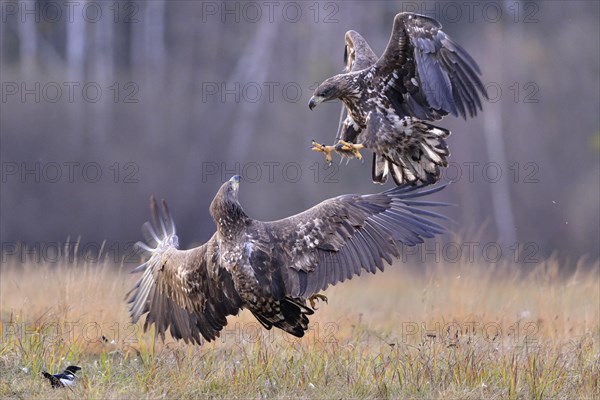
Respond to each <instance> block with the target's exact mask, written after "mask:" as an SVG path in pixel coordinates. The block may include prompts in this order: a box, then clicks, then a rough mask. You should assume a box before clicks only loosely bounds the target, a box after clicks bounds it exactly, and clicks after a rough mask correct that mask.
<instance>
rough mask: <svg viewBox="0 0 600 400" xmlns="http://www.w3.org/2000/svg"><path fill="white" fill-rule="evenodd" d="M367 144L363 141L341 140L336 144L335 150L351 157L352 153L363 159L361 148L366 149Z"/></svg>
mask: <svg viewBox="0 0 600 400" xmlns="http://www.w3.org/2000/svg"><path fill="white" fill-rule="evenodd" d="M364 148H365V146H364V145H363V144H362V143H350V142H345V141H343V140H340V141H339V142H338V144H336V145H335V150H336V151H337V152H338V153H340V154H342V155H343V156H345V157H350V154H351V155H352V156H354V157H356V158H357V159H359V160H362V158H363V156H362V154H360V150H362V149H364Z"/></svg>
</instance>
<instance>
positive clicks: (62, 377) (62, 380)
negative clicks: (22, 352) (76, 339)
mask: <svg viewBox="0 0 600 400" xmlns="http://www.w3.org/2000/svg"><path fill="white" fill-rule="evenodd" d="M79 370H81V367H78V366H77V365H69V366H68V367H67V368H66V369H65V370H64V372H63V373H62V374H49V373H48V372H46V371H44V372H42V375H44V377H45V378H47V379H48V380H49V381H50V384H51V385H52V387H53V388H61V387H69V386H73V385H74V384H75V378H77V371H79Z"/></svg>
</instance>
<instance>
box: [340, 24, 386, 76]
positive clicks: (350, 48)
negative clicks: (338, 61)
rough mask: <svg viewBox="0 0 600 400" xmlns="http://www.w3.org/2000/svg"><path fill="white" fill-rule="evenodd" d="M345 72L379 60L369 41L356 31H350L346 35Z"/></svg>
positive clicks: (367, 65)
mask: <svg viewBox="0 0 600 400" xmlns="http://www.w3.org/2000/svg"><path fill="white" fill-rule="evenodd" d="M344 39H345V43H346V45H345V47H344V72H345V73H348V72H354V71H360V70H363V69H365V68H369V67H370V66H371V65H373V64H375V63H376V62H377V59H378V57H377V55H376V54H375V52H374V51H373V50H372V49H371V46H369V43H367V41H366V40H365V38H363V37H362V36H361V35H360V34H359V33H358V32H356V31H352V30H350V31H348V32H346V35H345V36H344Z"/></svg>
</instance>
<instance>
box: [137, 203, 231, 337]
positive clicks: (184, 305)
mask: <svg viewBox="0 0 600 400" xmlns="http://www.w3.org/2000/svg"><path fill="white" fill-rule="evenodd" d="M151 210H152V224H145V225H144V227H145V233H146V235H145V236H146V237H147V238H152V241H151V242H153V243H154V245H155V248H154V249H153V248H150V247H148V246H147V245H145V244H143V243H142V244H140V247H142V248H144V249H146V250H147V251H149V252H150V253H151V257H150V259H149V260H148V261H147V262H145V263H144V264H142V265H140V266H139V267H138V268H136V269H135V270H134V272H139V271H143V275H142V277H141V278H140V280H139V281H138V282H137V284H136V285H135V286H134V288H133V289H132V290H131V291H130V292H129V293H128V296H130V300H129V303H130V304H131V308H130V315H131V319H132V320H133V322H134V323H135V322H137V321H138V320H139V318H140V317H141V316H142V315H144V314H147V315H146V321H145V323H144V331H145V330H147V329H148V327H149V326H150V325H152V324H155V326H156V334H157V335H160V336H161V337H162V338H163V339H164V336H165V332H166V331H167V330H169V331H170V334H171V336H173V337H174V338H176V339H183V340H184V341H185V342H186V343H188V342H193V343H198V344H201V343H202V340H201V337H200V336H202V337H204V339H206V340H208V341H210V340H213V339H215V338H216V337H217V336H219V332H220V331H221V329H222V328H223V327H224V326H225V325H226V324H227V319H226V317H227V316H228V315H232V314H237V312H238V310H239V308H240V306H241V300H240V298H239V296H238V294H237V292H236V290H235V288H234V286H233V281H232V279H231V276H230V275H229V273H228V272H227V271H225V270H224V269H222V268H220V267H219V266H218V263H217V257H216V251H215V246H216V241H215V238H214V236H213V238H211V240H209V241H208V242H207V243H205V244H203V245H202V246H200V247H197V248H194V249H191V250H185V251H182V250H178V249H177V236H176V235H175V227H174V224H173V222H172V219H171V218H170V216H169V214H168V210H167V208H166V203H163V212H162V214H161V213H159V211H158V207H157V205H156V201H155V200H154V199H152V200H151Z"/></svg>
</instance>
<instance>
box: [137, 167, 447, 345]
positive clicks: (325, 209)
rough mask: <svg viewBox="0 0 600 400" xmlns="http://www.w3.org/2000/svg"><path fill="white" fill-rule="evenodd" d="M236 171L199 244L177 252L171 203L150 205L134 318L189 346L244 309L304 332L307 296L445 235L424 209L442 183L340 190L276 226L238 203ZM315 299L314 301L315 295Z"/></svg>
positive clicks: (266, 320) (213, 335)
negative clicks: (365, 191) (213, 228)
mask: <svg viewBox="0 0 600 400" xmlns="http://www.w3.org/2000/svg"><path fill="white" fill-rule="evenodd" d="M238 187H239V177H237V176H236V177H233V178H232V179H230V180H229V181H227V182H225V183H224V184H223V185H222V186H221V188H220V189H219V191H218V192H217V194H216V196H215V198H214V200H213V201H212V203H211V205H210V213H211V216H212V218H213V219H214V221H215V224H216V225H217V232H216V233H215V234H214V235H213V236H212V238H211V239H210V240H209V241H208V242H206V243H204V244H203V245H201V246H199V247H196V248H193V249H190V250H179V249H178V238H177V236H176V234H175V225H174V223H173V219H172V217H171V215H170V214H169V210H168V208H167V205H166V203H165V202H164V200H163V202H162V207H161V208H160V209H159V206H158V204H157V202H156V201H155V200H154V198H153V199H152V200H151V202H150V209H151V216H152V219H151V221H152V222H146V223H145V224H144V225H143V229H142V230H143V232H144V236H145V238H146V240H147V242H148V245H147V244H144V243H138V245H139V246H140V247H141V248H142V249H144V250H146V251H147V252H148V253H149V254H150V258H149V259H148V261H146V262H145V263H144V264H142V265H140V266H139V267H137V268H136V269H135V270H134V272H139V271H143V275H142V277H141V279H140V280H139V281H138V282H137V284H136V285H135V286H134V288H133V289H132V290H131V291H130V292H129V294H128V296H130V301H129V302H130V304H131V308H130V315H131V318H132V320H133V322H134V323H135V322H137V321H138V320H139V318H140V317H141V316H142V315H144V314H147V315H146V320H145V324H144V331H145V330H146V329H147V328H148V327H149V326H150V325H151V324H155V325H156V331H155V332H156V334H157V335H160V336H161V337H162V338H163V339H164V335H165V332H166V331H167V330H169V331H170V334H171V336H172V337H174V338H176V339H183V340H184V341H185V342H186V343H190V342H191V343H197V344H201V343H202V338H204V339H205V340H207V341H211V340H214V339H215V338H216V337H218V336H219V333H220V331H221V329H223V327H224V326H225V325H226V324H227V319H226V317H227V316H228V315H235V314H237V313H238V312H239V311H240V309H242V308H247V309H249V310H250V311H251V312H252V314H253V315H254V316H255V317H256V319H257V320H258V321H259V322H260V323H261V324H262V325H263V326H264V327H265V328H266V329H271V328H272V327H273V326H275V327H277V328H280V329H283V330H284V331H286V332H288V333H290V334H292V335H295V336H298V337H301V336H303V335H304V332H305V331H306V329H307V328H308V322H309V321H308V316H309V315H311V314H313V312H314V305H312V307H311V306H310V305H309V304H307V300H309V301H310V300H312V298H313V297H314V296H315V295H316V296H319V294H318V292H320V291H322V290H324V289H325V288H327V287H328V286H329V285H335V284H336V283H338V282H343V281H345V280H346V279H350V278H352V277H353V276H354V275H360V274H361V272H362V271H366V272H370V273H375V272H376V271H377V270H378V269H379V270H381V271H383V269H384V261H385V262H386V263H387V264H391V263H392V261H393V259H394V258H397V257H399V256H400V252H399V248H398V244H400V243H402V244H405V245H408V246H413V245H416V244H417V243H421V242H423V239H424V238H431V237H433V236H434V235H436V234H441V233H442V232H444V228H443V226H441V225H440V224H438V223H436V222H434V221H432V219H436V218H437V219H440V218H441V219H445V218H444V217H443V216H442V215H440V214H438V213H435V212H432V211H429V210H425V209H424V207H426V206H439V205H443V204H442V203H436V202H430V201H424V200H421V199H420V197H422V196H425V195H427V194H430V193H434V192H437V191H439V190H440V189H441V188H442V187H443V186H442V187H436V188H432V189H428V190H420V188H418V187H405V188H394V189H391V190H388V191H386V192H383V193H380V194H371V195H344V196H339V197H336V198H332V199H329V200H325V201H323V202H322V203H320V204H318V205H316V206H314V207H312V208H310V209H309V210H307V211H304V212H302V213H300V214H297V215H294V216H291V217H288V218H285V219H282V220H278V221H272V222H261V221H257V220H254V219H251V218H250V217H249V216H248V215H247V214H246V213H245V212H244V210H243V209H242V206H241V205H240V203H239V202H238ZM311 303H312V301H311Z"/></svg>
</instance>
